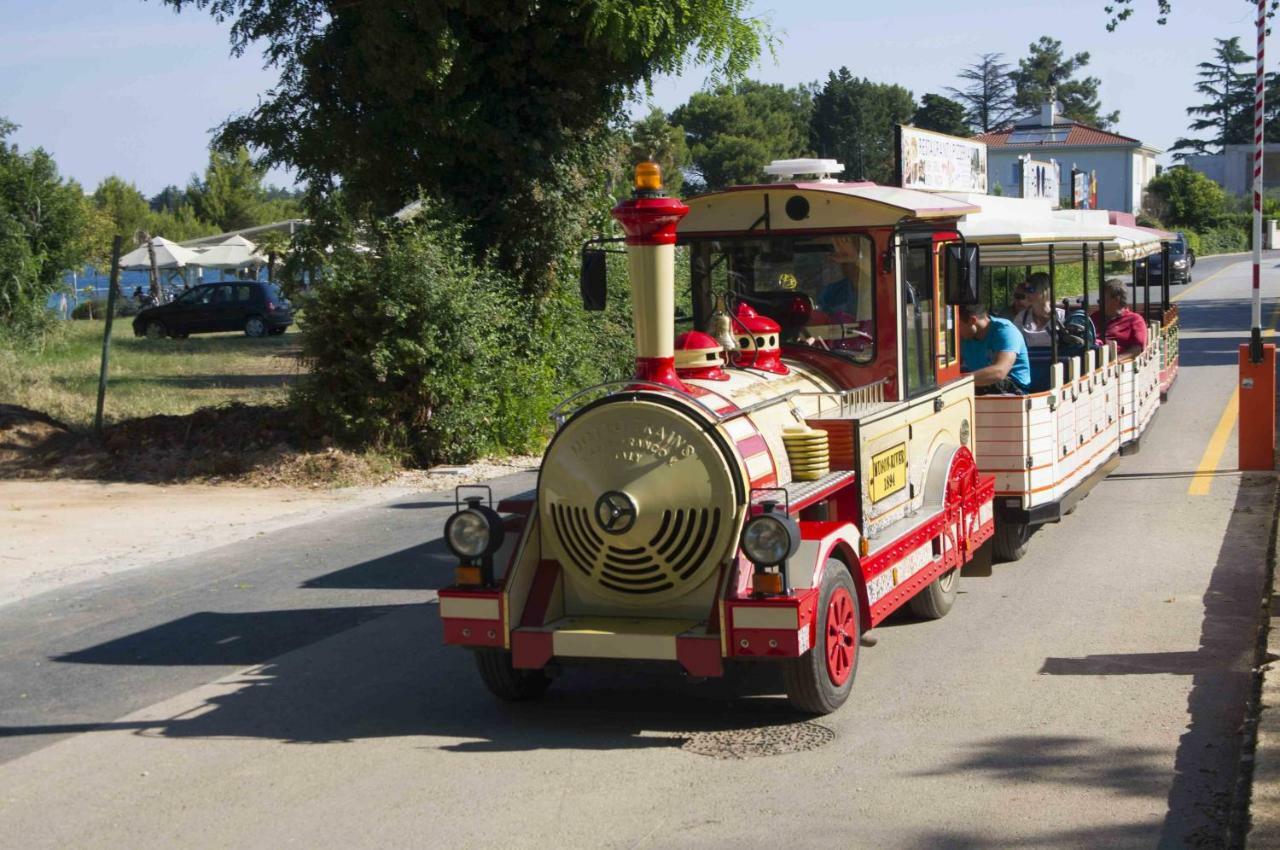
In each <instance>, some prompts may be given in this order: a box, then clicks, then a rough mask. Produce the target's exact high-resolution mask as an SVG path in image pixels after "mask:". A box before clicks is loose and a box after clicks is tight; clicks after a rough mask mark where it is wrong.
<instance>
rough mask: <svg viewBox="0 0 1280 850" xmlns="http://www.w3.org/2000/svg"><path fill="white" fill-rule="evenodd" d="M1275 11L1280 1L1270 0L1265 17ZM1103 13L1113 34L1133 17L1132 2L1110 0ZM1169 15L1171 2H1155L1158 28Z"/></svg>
mask: <svg viewBox="0 0 1280 850" xmlns="http://www.w3.org/2000/svg"><path fill="white" fill-rule="evenodd" d="M1246 2H1247V3H1248V4H1249V5H1250V6H1256V5H1257V3H1255V2H1254V0H1246ZM1277 9H1280V0H1270V2H1268V3H1267V17H1268V18H1272V17H1274V16H1275V14H1276V10H1277ZM1103 11H1105V12H1106V13H1107V15H1108V18H1107V32H1115V31H1116V27H1118V26H1120V24H1121V23H1123V22H1124V21H1127V20H1129V18H1131V17H1132V16H1133V0H1111V2H1110V3H1109V4H1107V5H1106V6H1104V7H1103ZM1171 14H1173V3H1172V0H1156V23H1157V24H1159V25H1160V26H1164V25H1165V24H1167V23H1168V22H1169V15H1171Z"/></svg>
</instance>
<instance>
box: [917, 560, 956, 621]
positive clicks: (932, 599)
mask: <svg viewBox="0 0 1280 850" xmlns="http://www.w3.org/2000/svg"><path fill="white" fill-rule="evenodd" d="M959 589H960V570H958V569H955V568H952V569H950V570H947V571H946V572H945V573H943V574H942V575H940V576H938V577H937V578H935V579H934V580H933V581H931V582H929V586H928V587H926V588H925V589H924V590H922V591H920V592H919V593H917V594H916V595H915V596H913V597H911V601H910V603H909V604H910V605H911V613H913V614H915V615H916V616H917V617H920V618H921V619H925V620H941V619H942V618H943V617H945V616H947V612H948V611H950V610H951V606H952V605H954V604H955V603H956V593H957V592H958V591H959Z"/></svg>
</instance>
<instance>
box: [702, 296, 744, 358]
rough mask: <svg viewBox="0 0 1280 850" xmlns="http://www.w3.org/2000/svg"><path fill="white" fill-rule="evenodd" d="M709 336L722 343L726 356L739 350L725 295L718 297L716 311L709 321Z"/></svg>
mask: <svg viewBox="0 0 1280 850" xmlns="http://www.w3.org/2000/svg"><path fill="white" fill-rule="evenodd" d="M707 334H708V335H709V336H710V337H711V338H712V339H714V340H715V341H716V342H718V343H720V347H721V348H723V349H724V350H725V352H726V354H727V353H728V352H730V351H737V350H738V339H737V337H736V336H734V333H733V319H732V318H730V316H729V309H728V307H726V306H725V303H724V296H723V295H717V296H716V309H715V311H714V312H712V314H711V318H709V319H708V320H707Z"/></svg>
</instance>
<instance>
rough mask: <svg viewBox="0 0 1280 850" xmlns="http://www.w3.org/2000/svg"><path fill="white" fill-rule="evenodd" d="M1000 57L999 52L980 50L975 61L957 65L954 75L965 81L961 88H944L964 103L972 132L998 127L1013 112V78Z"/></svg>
mask: <svg viewBox="0 0 1280 850" xmlns="http://www.w3.org/2000/svg"><path fill="white" fill-rule="evenodd" d="M1003 58H1004V54H1003V53H983V54H980V55H979V56H978V61H977V62H974V63H973V64H972V65H966V66H965V67H963V68H961V69H960V73H958V74H957V75H956V76H958V77H959V78H960V79H962V80H965V81H966V82H967V85H966V86H965V87H964V88H963V89H956V88H948V89H947V91H948V92H949V93H950V94H951V95H952V96H953V97H954V98H955V99H956V100H958V101H960V102H961V103H962V104H964V106H965V109H966V112H965V118H966V120H967V121H968V122H969V126H970V127H972V128H973V129H974V131H975V132H979V133H989V132H991V131H992V130H999V129H1001V128H1002V127H1005V126H1006V125H1008V124H1009V122H1010V121H1012V120H1013V118H1014V115H1015V113H1016V108H1015V107H1014V104H1013V93H1014V87H1013V80H1012V79H1011V78H1010V76H1009V68H1010V67H1011V66H1010V65H1009V63H1007V62H1002V61H1000V60H1002V59H1003Z"/></svg>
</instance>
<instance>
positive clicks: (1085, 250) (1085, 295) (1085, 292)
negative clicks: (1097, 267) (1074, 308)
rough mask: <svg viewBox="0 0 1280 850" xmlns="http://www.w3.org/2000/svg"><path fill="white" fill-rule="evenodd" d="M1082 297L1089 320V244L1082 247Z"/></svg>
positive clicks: (1085, 315)
mask: <svg viewBox="0 0 1280 850" xmlns="http://www.w3.org/2000/svg"><path fill="white" fill-rule="evenodd" d="M1080 263H1081V266H1080V297H1081V300H1082V302H1083V304H1084V317H1085V318H1086V319H1087V318H1089V243H1088V242H1083V243H1081V245H1080Z"/></svg>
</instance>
